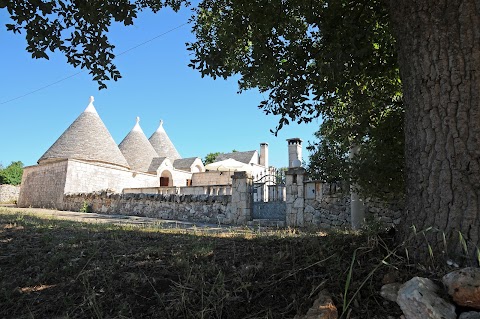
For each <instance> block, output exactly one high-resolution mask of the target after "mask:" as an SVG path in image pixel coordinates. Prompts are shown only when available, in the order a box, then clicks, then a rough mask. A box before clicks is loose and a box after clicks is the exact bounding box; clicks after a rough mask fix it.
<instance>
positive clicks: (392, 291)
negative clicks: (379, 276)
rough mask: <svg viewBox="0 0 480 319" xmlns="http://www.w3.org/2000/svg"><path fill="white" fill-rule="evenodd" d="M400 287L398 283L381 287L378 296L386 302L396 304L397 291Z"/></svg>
mask: <svg viewBox="0 0 480 319" xmlns="http://www.w3.org/2000/svg"><path fill="white" fill-rule="evenodd" d="M401 285H402V284H400V283H398V282H395V283H391V284H386V285H383V286H382V288H381V290H380V296H382V297H383V298H385V299H387V300H390V301H393V302H397V296H398V290H399V289H400V286H401Z"/></svg>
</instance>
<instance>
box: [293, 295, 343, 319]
mask: <svg viewBox="0 0 480 319" xmlns="http://www.w3.org/2000/svg"><path fill="white" fill-rule="evenodd" d="M337 318H338V311H337V307H335V305H334V304H333V301H332V297H330V294H329V293H328V292H327V291H326V290H322V291H320V293H319V294H318V297H317V299H316V300H315V302H314V303H313V306H312V308H310V309H309V310H308V312H307V314H306V315H304V316H300V315H296V316H295V318H294V319H337Z"/></svg>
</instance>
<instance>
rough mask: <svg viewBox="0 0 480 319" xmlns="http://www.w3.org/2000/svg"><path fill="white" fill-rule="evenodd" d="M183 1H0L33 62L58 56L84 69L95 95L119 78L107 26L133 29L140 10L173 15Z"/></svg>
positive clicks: (7, 26) (11, 27) (11, 26)
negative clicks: (167, 10)
mask: <svg viewBox="0 0 480 319" xmlns="http://www.w3.org/2000/svg"><path fill="white" fill-rule="evenodd" d="M182 5H188V1H186V0H167V1H159V0H137V1H129V0H120V1H113V0H107V1H65V0H54V1H47V2H44V1H28V0H19V1H7V0H0V8H6V9H7V11H8V13H9V15H10V19H11V20H12V22H13V23H7V24H5V26H6V28H7V30H8V31H12V32H14V33H22V32H25V33H24V34H25V39H26V42H27V48H26V49H27V51H28V52H30V53H31V54H32V58H36V59H38V58H44V59H48V58H49V57H48V54H47V53H46V51H47V50H50V51H51V52H54V51H60V52H61V53H62V54H64V55H65V56H66V58H67V62H68V63H69V64H71V65H73V66H74V67H80V68H82V69H83V68H85V69H87V70H88V71H89V73H90V74H91V75H92V78H93V80H94V81H96V82H97V83H98V85H99V89H103V88H106V82H107V81H109V80H111V79H113V80H114V81H117V80H118V79H120V78H121V76H120V72H119V70H118V69H117V67H116V66H115V64H114V63H113V59H114V58H115V54H114V48H115V46H114V45H113V44H111V43H110V41H109V39H108V37H107V34H108V30H109V27H110V26H111V23H112V21H115V22H120V23H123V24H124V25H125V26H128V25H132V24H133V22H134V19H135V18H136V17H137V13H138V11H140V10H144V9H147V8H149V9H151V10H152V11H154V12H156V11H158V10H160V9H161V8H163V7H165V6H170V7H172V8H173V9H174V10H175V11H178V10H179V9H180V7H181V6H182Z"/></svg>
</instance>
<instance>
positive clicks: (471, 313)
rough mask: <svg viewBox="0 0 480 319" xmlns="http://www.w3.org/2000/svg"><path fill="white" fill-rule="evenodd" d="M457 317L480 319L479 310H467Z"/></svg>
mask: <svg viewBox="0 0 480 319" xmlns="http://www.w3.org/2000/svg"><path fill="white" fill-rule="evenodd" d="M458 319H480V312H476V311H469V312H463V313H461V314H460V316H459V317H458Z"/></svg>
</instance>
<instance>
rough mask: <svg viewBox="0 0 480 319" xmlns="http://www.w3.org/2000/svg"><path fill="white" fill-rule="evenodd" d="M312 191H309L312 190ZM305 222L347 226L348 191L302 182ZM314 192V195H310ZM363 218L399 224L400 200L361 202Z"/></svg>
mask: <svg viewBox="0 0 480 319" xmlns="http://www.w3.org/2000/svg"><path fill="white" fill-rule="evenodd" d="M313 189H314V190H315V191H312V190H313ZM305 193H306V199H305V209H304V214H303V215H304V222H305V224H306V225H308V224H310V225H315V226H318V227H321V228H333V227H339V228H350V226H351V220H350V194H349V193H345V192H343V191H342V189H341V187H339V186H338V185H334V184H322V183H320V182H307V183H306V184H305ZM312 193H314V195H312ZM364 207H365V219H366V222H367V224H368V223H381V224H383V225H387V226H395V225H398V224H399V223H400V221H401V216H402V211H403V206H402V201H400V200H398V201H392V202H390V203H385V202H382V201H380V200H375V199H367V200H365V201H364Z"/></svg>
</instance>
